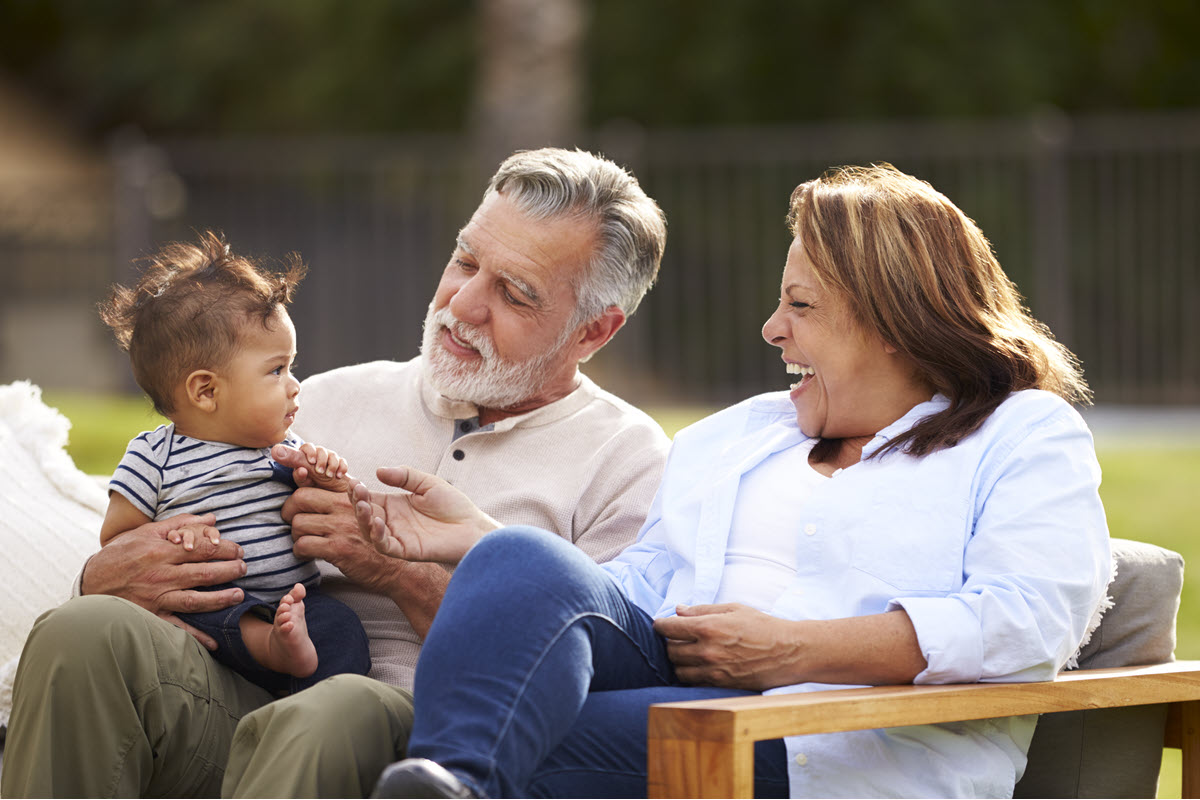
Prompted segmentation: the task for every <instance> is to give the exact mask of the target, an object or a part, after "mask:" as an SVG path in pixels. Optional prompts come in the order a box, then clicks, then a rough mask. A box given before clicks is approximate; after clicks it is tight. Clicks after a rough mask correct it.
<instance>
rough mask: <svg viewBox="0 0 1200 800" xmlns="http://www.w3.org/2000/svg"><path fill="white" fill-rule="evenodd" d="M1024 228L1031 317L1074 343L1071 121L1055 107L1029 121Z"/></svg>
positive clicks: (1064, 339) (1060, 337) (1067, 342)
mask: <svg viewBox="0 0 1200 800" xmlns="http://www.w3.org/2000/svg"><path fill="white" fill-rule="evenodd" d="M1030 134H1031V138H1032V144H1033V147H1032V153H1031V156H1030V173H1031V174H1030V183H1029V185H1030V190H1031V195H1032V196H1031V198H1030V200H1031V202H1030V223H1031V225H1030V226H1031V229H1032V231H1031V233H1032V237H1031V239H1032V246H1033V252H1032V260H1033V289H1034V302H1035V303H1036V309H1035V310H1034V313H1035V315H1036V316H1037V317H1038V318H1039V319H1040V320H1041V321H1042V322H1044V323H1046V325H1048V326H1049V327H1050V329H1051V330H1052V331H1053V332H1054V335H1055V338H1057V339H1058V340H1059V341H1060V342H1063V343H1064V344H1067V346H1068V347H1070V346H1071V343H1072V341H1073V339H1074V328H1073V324H1074V319H1073V315H1072V313H1071V262H1070V259H1071V247H1070V225H1071V222H1070V218H1069V208H1068V205H1069V204H1068V200H1067V197H1068V191H1067V180H1068V176H1067V170H1068V168H1067V159H1066V149H1067V143H1068V142H1069V140H1070V138H1071V122H1070V120H1069V119H1068V118H1067V116H1066V114H1064V113H1063V112H1062V111H1059V110H1058V109H1056V108H1047V109H1042V110H1040V111H1037V112H1035V113H1034V114H1033V116H1032V117H1031V118H1030Z"/></svg>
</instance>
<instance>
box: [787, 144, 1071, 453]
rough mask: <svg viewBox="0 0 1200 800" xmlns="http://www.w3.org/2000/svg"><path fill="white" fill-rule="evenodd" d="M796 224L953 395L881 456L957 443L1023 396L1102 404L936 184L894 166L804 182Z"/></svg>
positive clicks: (835, 276)
mask: <svg viewBox="0 0 1200 800" xmlns="http://www.w3.org/2000/svg"><path fill="white" fill-rule="evenodd" d="M788 227H789V228H790V230H791V232H792V234H793V236H798V237H799V238H800V241H801V244H802V245H803V247H804V251H805V253H806V254H807V256H808V257H809V259H810V260H811V261H812V263H813V266H814V268H815V270H816V273H817V279H818V280H819V281H820V282H821V283H822V286H823V288H825V289H826V290H828V291H832V292H835V293H837V294H838V295H840V296H841V297H842V298H844V299H845V301H846V302H847V303H848V305H849V308H850V310H851V313H852V314H853V315H854V316H855V318H856V321H857V322H858V323H859V324H860V325H862V326H863V327H864V328H866V329H867V330H873V331H875V332H876V333H878V334H879V336H881V337H882V338H883V339H884V341H886V342H888V343H889V344H891V345H892V346H893V347H895V348H897V350H899V352H900V353H902V354H903V355H904V356H905V357H907V358H908V359H909V360H910V361H911V363H912V364H913V366H914V369H915V371H916V373H917V375H918V376H919V378H920V379H921V380H923V381H925V382H926V383H927V384H928V385H929V386H930V387H932V388H933V389H934V390H935V391H937V392H939V393H941V394H943V395H945V396H946V397H948V398H949V399H950V405H949V407H948V408H946V409H945V410H944V411H942V412H940V413H938V414H935V415H933V416H930V417H927V418H926V419H924V420H923V421H921V422H920V423H919V424H917V425H916V426H914V427H913V428H911V429H910V430H909V431H907V432H906V433H905V434H903V435H902V436H899V437H897V438H895V439H893V440H891V441H890V442H889V443H888V445H887V446H886V447H885V448H884V449H883V450H881V451H880V452H884V451H886V450H890V449H896V450H902V451H904V452H907V453H910V454H912V455H917V456H921V455H926V454H928V453H931V452H933V451H935V450H938V449H940V448H943V447H951V446H953V445H954V444H956V443H957V442H958V441H960V440H961V439H962V438H963V437H964V436H967V435H968V434H970V433H972V432H973V431H975V430H976V429H978V428H979V426H980V425H982V424H983V421H984V420H986V419H987V418H988V416H989V415H990V414H991V413H992V412H993V411H994V410H995V409H996V407H997V406H999V405H1000V403H1002V402H1003V401H1004V399H1005V398H1006V397H1008V395H1009V394H1010V393H1012V392H1015V391H1019V390H1022V389H1045V390H1047V391H1050V392H1054V393H1055V394H1058V395H1060V396H1061V397H1063V398H1064V399H1065V400H1067V401H1068V402H1071V403H1079V404H1087V403H1090V401H1091V392H1090V390H1089V389H1088V386H1087V383H1086V382H1085V381H1084V379H1083V374H1082V372H1081V370H1080V366H1079V362H1078V360H1077V359H1076V358H1075V356H1074V355H1073V354H1072V353H1071V352H1070V351H1069V350H1067V348H1065V347H1064V346H1063V345H1062V344H1060V343H1059V342H1057V341H1056V340H1055V339H1054V336H1053V335H1052V334H1051V333H1050V330H1049V329H1048V328H1047V327H1046V326H1045V325H1044V324H1042V323H1041V322H1039V321H1037V320H1036V319H1034V318H1033V317H1032V315H1030V313H1029V311H1028V309H1026V308H1025V306H1024V305H1023V303H1022V299H1021V296H1020V294H1019V293H1018V291H1017V288H1016V286H1015V285H1014V284H1013V282H1012V281H1011V280H1010V279H1009V278H1008V276H1007V275H1005V274H1004V270H1003V269H1001V267H1000V263H999V262H998V261H997V260H996V257H995V255H994V253H993V252H992V247H991V244H990V243H989V242H988V240H987V238H986V237H985V236H984V235H983V232H982V231H981V230H980V229H979V227H978V226H977V225H976V224H975V223H974V221H972V220H971V219H970V218H969V217H967V215H966V214H964V213H963V212H962V211H961V210H959V208H958V207H957V206H955V205H954V204H953V203H952V202H950V200H949V199H947V198H946V197H945V196H944V195H943V194H941V193H940V192H938V191H937V190H935V189H934V188H933V187H932V186H930V185H929V184H928V183H926V182H924V181H921V180H918V179H917V178H914V177H912V176H911V175H906V174H904V173H903V172H900V171H899V170H897V169H896V168H895V167H893V166H891V165H890V164H878V165H874V166H871V167H841V168H838V169H834V170H830V171H829V172H827V173H826V174H825V175H823V176H822V177H820V178H817V179H816V180H812V181H808V182H807V183H803V184H801V185H800V186H798V187H796V190H795V191H794V192H793V193H792V198H791V209H790V211H789V213H788Z"/></svg>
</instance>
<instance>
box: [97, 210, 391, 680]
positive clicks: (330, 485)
mask: <svg viewBox="0 0 1200 800" xmlns="http://www.w3.org/2000/svg"><path fill="white" fill-rule="evenodd" d="M286 266H287V268H286V269H285V270H284V271H282V272H280V273H277V274H276V273H272V272H269V271H267V270H265V269H264V268H263V267H261V266H260V265H259V264H257V263H255V262H254V261H251V260H249V259H247V258H244V257H241V256H237V255H234V254H233V253H232V252H230V249H229V247H228V245H226V244H225V242H224V241H223V240H222V238H221V237H220V236H218V235H216V234H213V233H211V232H209V233H205V234H203V235H202V236H201V238H200V242H199V244H198V245H190V244H183V243H174V244H170V245H167V246H166V247H164V248H163V249H162V250H160V251H159V252H158V253H157V254H156V255H154V256H153V257H151V258H150V259H149V264H148V267H147V269H146V270H145V272H144V274H143V275H142V276H141V279H140V280H139V281H138V282H137V285H136V286H135V287H134V288H132V289H130V288H126V287H122V286H118V287H115V289H114V291H113V293H112V295H111V297H110V298H109V300H108V301H107V302H106V303H105V304H103V305H102V306H101V309H100V315H101V318H102V319H103V320H104V322H105V323H106V324H107V325H108V326H109V327H110V328H112V330H113V332H114V333H115V334H116V337H117V340H118V342H119V343H120V345H121V347H122V348H123V349H125V350H127V351H128V352H129V359H130V363H131V365H132V367H133V374H134V378H135V379H136V380H137V383H138V385H139V386H141V387H142V390H143V391H145V392H146V394H147V395H149V396H150V399H151V400H152V401H153V403H154V407H155V410H157V411H158V412H159V413H160V414H162V415H163V416H165V417H166V418H167V419H168V420H170V423H169V424H167V425H162V426H160V427H159V428H158V429H157V430H154V431H150V432H147V433H143V434H141V435H140V436H138V437H137V438H135V439H134V440H133V441H131V442H130V443H129V447H128V449H127V450H126V452H125V456H124V458H123V459H122V460H121V463H120V465H119V466H118V467H117V471H116V473H115V474H114V475H113V478H112V481H111V482H110V483H109V505H108V512H107V514H106V516H105V519H104V523H103V526H102V527H101V530H100V543H101V545H105V544H107V543H108V542H110V541H112V540H113V539H114V538H115V537H116V536H119V535H120V534H122V533H124V532H125V531H128V530H131V529H133V528H136V527H138V526H140V525H143V524H145V523H147V522H150V521H152V520H156V519H165V518H168V517H173V516H176V515H178V514H204V513H209V512H211V513H213V514H215V515H216V520H217V527H218V528H219V530H220V534H218V533H217V532H216V531H215V530H214V529H213V528H203V527H201V526H190V527H185V528H183V529H181V530H178V531H172V532H171V533H170V534H169V536H168V538H169V539H170V540H171V541H173V542H175V543H176V544H179V545H180V546H182V547H185V548H187V549H193V548H194V546H195V543H196V537H198V536H202V535H207V536H210V537H212V538H213V541H214V542H216V541H217V540H218V539H217V537H218V536H224V537H225V538H227V539H232V540H233V541H235V542H237V543H238V544H239V545H241V547H242V549H243V551H244V554H245V555H244V559H245V562H246V575H245V576H244V577H242V578H241V579H239V580H238V581H236V582H235V583H236V585H237V586H239V587H241V588H242V590H243V592H244V600H243V602H241V603H239V604H238V605H235V606H233V607H231V608H226V609H223V610H221V611H215V612H208V613H194V614H181V615H179V616H180V618H181V619H182V620H183V621H184V622H185V623H186V624H188V625H191V626H193V627H195V628H196V629H198V630H200V631H202V632H203V633H205V634H207V635H209V636H211V637H212V638H213V639H215V640H216V641H217V650H216V651H215V655H216V657H217V659H218V660H220V661H222V662H223V663H225V664H228V665H229V666H230V667H233V668H234V669H236V670H237V671H238V672H239V673H241V674H242V675H243V676H245V677H246V678H247V679H249V680H251V681H253V682H254V683H256V684H258V685H260V686H262V687H264V688H266V689H267V690H269V691H271V692H273V693H275V694H288V693H292V692H296V691H299V690H300V689H302V688H304V687H306V686H309V685H312V684H313V683H315V682H316V681H318V680H320V679H322V678H325V677H328V676H329V675H333V674H337V673H341V672H354V673H358V674H365V673H366V672H367V670H368V669H369V667H370V658H369V655H368V648H367V637H366V634H365V633H364V632H363V629H362V625H361V623H360V622H359V620H358V618H357V616H355V614H354V612H353V611H351V610H350V609H349V608H348V607H346V606H345V605H343V604H342V603H340V602H338V601H337V600H334V599H333V598H330V597H328V596H325V595H323V594H321V593H320V592H319V591H318V590H317V584H318V582H319V573H318V570H317V566H316V564H315V563H313V562H312V561H305V560H302V559H299V558H297V557H296V556H295V555H294V554H293V552H292V537H291V531H290V530H289V528H288V525H287V524H286V523H285V522H284V521H283V518H282V517H281V516H280V510H281V508H282V507H283V503H284V501H285V500H287V498H288V496H289V495H290V494H291V493H292V491H293V489H295V487H296V483H295V480H293V478H294V477H295V478H297V479H299V480H301V481H304V482H306V483H312V484H314V485H317V486H319V487H321V488H323V489H329V490H332V491H345V490H346V489H347V487H348V485H349V478H348V476H347V466H346V462H345V461H344V460H343V459H341V458H339V457H338V456H337V455H336V454H335V453H333V452H331V451H329V450H326V449H325V448H322V447H317V446H315V445H313V444H310V443H304V442H300V441H299V440H298V439H296V438H295V437H294V436H292V435H291V433H290V430H289V428H290V426H291V424H292V420H293V419H294V417H295V415H296V411H297V409H298V408H299V405H298V404H297V398H298V396H299V394H300V383H299V381H297V380H296V378H295V377H294V376H293V375H292V368H293V366H294V364H295V359H296V331H295V327H294V326H293V325H292V320H291V318H290V317H289V316H288V313H287V309H286V306H287V304H288V303H290V302H291V299H292V295H293V293H294V291H295V288H296V285H297V284H298V283H299V282H300V280H301V278H303V276H304V272H305V268H304V266H303V264H301V263H300V262H299V259H298V258H296V257H294V256H293V257H292V259H291V260H290V262H289V263H288V264H287V265H286ZM279 443H283V444H285V445H288V446H290V447H294V448H297V449H299V450H300V451H301V452H302V453H303V454H304V455H305V456H306V457H307V460H308V463H309V468H308V469H304V468H301V469H299V470H297V471H296V473H295V475H293V473H292V471H291V470H290V469H287V468H285V467H283V466H281V465H279V464H277V463H275V462H274V461H272V460H271V458H270V449H271V447H272V446H273V445H276V444H279ZM213 588H222V587H213Z"/></svg>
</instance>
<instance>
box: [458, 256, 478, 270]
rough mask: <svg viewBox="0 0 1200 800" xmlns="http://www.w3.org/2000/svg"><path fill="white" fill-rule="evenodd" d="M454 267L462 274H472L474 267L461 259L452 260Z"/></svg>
mask: <svg viewBox="0 0 1200 800" xmlns="http://www.w3.org/2000/svg"><path fill="white" fill-rule="evenodd" d="M454 265H455V266H456V267H458V268H459V269H461V270H462V271H464V272H474V271H475V265H474V264H472V263H471V262H469V261H463V260H462V259H461V258H456V259H454Z"/></svg>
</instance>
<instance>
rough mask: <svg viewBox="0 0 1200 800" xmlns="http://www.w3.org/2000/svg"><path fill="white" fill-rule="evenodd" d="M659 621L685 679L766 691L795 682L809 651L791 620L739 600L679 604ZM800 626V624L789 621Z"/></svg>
mask: <svg viewBox="0 0 1200 800" xmlns="http://www.w3.org/2000/svg"><path fill="white" fill-rule="evenodd" d="M676 613H677V614H678V616H674V617H664V618H662V619H658V620H655V621H654V629H655V630H656V631H658V633H659V634H660V635H662V636H664V637H666V638H667V640H668V641H667V655H668V656H670V658H671V661H672V662H674V664H675V674H676V676H677V677H678V678H679V680H681V681H683V682H684V683H691V684H695V685H698V686H721V687H725V688H730V689H753V690H756V691H762V690H763V689H771V688H774V687H776V686H787V685H788V684H791V683H795V682H796V681H795V680H794V679H793V678H794V676H795V674H796V667H797V664H798V663H799V662H800V660H801V659H802V657H803V653H804V650H803V648H802V647H801V645H800V642H799V640H798V639H797V638H796V637H795V636H794V635H793V631H792V630H791V628H790V626H789V623H788V621H787V620H782V619H779V618H777V617H772V616H770V615H768V614H764V613H762V612H761V611H756V610H755V609H753V608H750V607H749V606H744V605H741V604H740V603H724V604H720V605H706V606H679V607H678V608H677V609H676ZM790 625H795V623H790Z"/></svg>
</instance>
